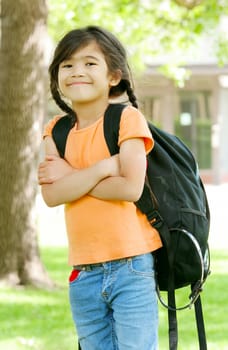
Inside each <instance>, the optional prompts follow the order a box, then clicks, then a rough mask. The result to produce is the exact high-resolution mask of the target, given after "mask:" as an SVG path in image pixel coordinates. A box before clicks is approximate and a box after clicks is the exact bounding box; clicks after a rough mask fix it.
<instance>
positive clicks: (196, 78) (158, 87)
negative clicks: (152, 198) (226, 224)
mask: <svg viewBox="0 0 228 350" xmlns="http://www.w3.org/2000/svg"><path fill="white" fill-rule="evenodd" d="M158 67H159V66H158V65H148V66H147V69H146V71H145V73H144V74H143V75H142V76H141V77H140V78H139V79H136V83H135V84H136V93H137V97H138V100H139V101H140V108H141V109H142V111H143V112H144V114H145V116H146V117H147V118H148V119H149V120H152V121H153V122H154V123H155V125H157V126H159V127H161V128H162V129H164V130H166V131H168V132H170V133H175V134H176V135H177V136H179V137H180V138H181V139H182V140H183V141H184V142H185V143H186V144H187V145H188V146H189V147H190V149H191V150H192V152H193V154H194V155H195V157H196V159H197V161H198V164H199V168H200V173H201V176H202V178H203V180H204V182H205V183H213V184H219V183H222V182H225V181H228V67H223V68H218V66H217V65H216V64H214V63H195V64H191V65H187V66H186V68H187V69H190V71H191V76H190V78H189V80H188V81H187V82H186V84H185V86H184V87H183V88H178V87H177V86H176V85H175V83H174V81H172V80H170V79H168V78H166V77H165V76H163V75H162V74H161V73H159V70H158Z"/></svg>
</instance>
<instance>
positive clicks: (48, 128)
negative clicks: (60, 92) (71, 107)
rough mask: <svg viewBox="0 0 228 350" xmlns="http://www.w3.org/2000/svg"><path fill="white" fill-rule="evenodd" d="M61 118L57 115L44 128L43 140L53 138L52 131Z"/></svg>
mask: <svg viewBox="0 0 228 350" xmlns="http://www.w3.org/2000/svg"><path fill="white" fill-rule="evenodd" d="M60 118H61V116H60V115H57V116H55V117H54V118H53V119H51V120H50V121H49V122H48V123H47V124H46V125H45V126H44V132H43V138H45V137H46V136H52V129H53V128H54V126H55V124H56V123H57V121H58V120H59V119H60Z"/></svg>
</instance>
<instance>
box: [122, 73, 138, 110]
mask: <svg viewBox="0 0 228 350" xmlns="http://www.w3.org/2000/svg"><path fill="white" fill-rule="evenodd" d="M123 82H124V83H125V86H126V93H127V95H128V98H129V101H130V102H131V104H132V106H134V107H135V108H138V103H137V98H136V96H135V94H134V90H133V89H132V87H131V83H130V81H129V80H123Z"/></svg>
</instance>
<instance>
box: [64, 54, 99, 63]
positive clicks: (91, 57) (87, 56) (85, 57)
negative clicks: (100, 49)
mask: <svg viewBox="0 0 228 350" xmlns="http://www.w3.org/2000/svg"><path fill="white" fill-rule="evenodd" d="M82 58H83V59H93V60H95V61H97V62H99V58H97V57H95V56H93V55H86V56H82ZM73 59H74V55H71V56H70V57H68V58H65V60H64V61H69V60H73Z"/></svg>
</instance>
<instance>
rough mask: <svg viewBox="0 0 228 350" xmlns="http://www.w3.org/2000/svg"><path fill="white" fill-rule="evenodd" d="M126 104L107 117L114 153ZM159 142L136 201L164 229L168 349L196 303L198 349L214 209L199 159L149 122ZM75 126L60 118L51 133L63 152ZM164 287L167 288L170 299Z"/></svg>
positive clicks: (159, 268)
mask: <svg viewBox="0 0 228 350" xmlns="http://www.w3.org/2000/svg"><path fill="white" fill-rule="evenodd" d="M125 107H126V105H124V104H110V105H109V106H108V108H107V110H106V112H105V116H104V136H105V140H106V143H107V145H108V148H109V151H110V154H111V155H114V154H117V153H118V152H119V147H118V135H119V126H120V119H121V113H122V110H123V109H124V108H125ZM148 125H149V128H150V130H151V133H152V135H153V138H154V141H155V145H154V148H153V150H152V151H151V152H150V153H149V154H148V156H147V158H148V168H147V176H146V181H145V186H144V190H143V193H142V196H141V197H140V199H139V200H138V201H137V202H136V203H135V205H136V206H137V207H138V208H139V209H140V210H141V211H142V212H143V213H145V214H146V216H147V218H148V220H149V221H150V223H151V225H153V226H154V227H155V228H156V229H157V230H158V231H159V233H160V236H161V239H162V243H163V247H162V248H160V249H158V250H157V251H156V252H155V253H153V254H154V256H155V272H156V282H157V283H156V285H157V294H158V297H159V300H160V301H161V303H162V304H163V305H164V306H165V307H167V308H168V317H169V349H170V350H175V349H177V344H178V329H177V315H176V311H177V310H181V309H185V308H187V307H191V305H193V304H194V307H195V316H196V323H197V331H198V339H199V346H200V350H206V349H207V344H206V333H205V327H204V320H203V312H202V305H201V298H200V295H199V294H200V292H201V291H202V285H203V283H204V282H205V280H206V278H207V276H208V274H209V273H210V259H209V248H208V234H209V223H210V212H209V206H208V202H207V197H206V193H205V189H204V186H203V183H202V181H201V179H200V176H199V172H198V167H197V164H196V161H195V159H194V157H193V155H192V153H191V152H190V150H189V149H188V148H187V147H186V146H185V145H184V144H183V142H181V141H180V140H179V139H178V138H177V137H176V136H173V135H170V134H168V133H167V132H164V131H162V130H160V129H158V128H156V127H155V126H154V125H152V124H151V123H149V122H148ZM71 128H72V122H71V119H70V118H69V116H64V117H62V118H60V119H59V121H58V122H57V123H56V124H55V126H54V128H53V130H52V136H53V139H54V142H55V144H56V147H57V149H58V151H59V154H60V156H61V157H64V153H65V146H66V140H67V135H68V133H69V131H70V129H71ZM185 286H191V294H190V296H189V301H188V303H187V304H186V305H184V306H181V307H176V301H175V290H176V289H178V288H182V287H185ZM160 291H166V292H167V298H168V302H167V303H165V302H164V300H163V299H162V298H161V293H160Z"/></svg>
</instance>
